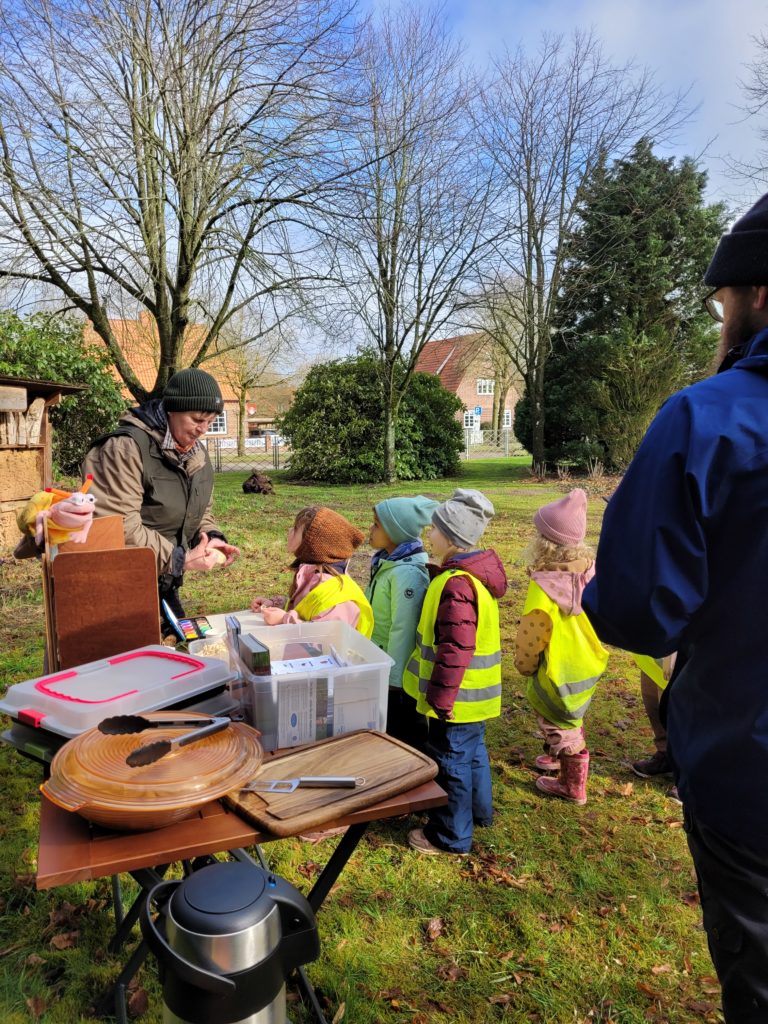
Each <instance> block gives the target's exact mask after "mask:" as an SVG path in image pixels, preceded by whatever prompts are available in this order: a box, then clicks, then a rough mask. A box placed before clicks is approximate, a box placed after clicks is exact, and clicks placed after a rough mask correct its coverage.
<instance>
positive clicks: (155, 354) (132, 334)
mask: <svg viewBox="0 0 768 1024" xmlns="http://www.w3.org/2000/svg"><path fill="white" fill-rule="evenodd" d="M109 323H110V326H111V327H112V331H113V333H114V335H115V339H116V340H117V343H118V345H119V346H120V348H121V349H122V351H123V354H124V355H125V357H126V359H127V360H128V362H129V364H130V366H131V369H132V370H133V372H134V373H135V374H136V376H137V377H138V379H139V383H140V384H141V386H142V387H144V388H146V389H147V390H148V391H149V390H150V389H151V388H152V387H153V385H154V383H155V379H156V377H157V367H158V363H159V354H160V352H159V346H158V338H157V327H156V325H155V319H154V317H153V316H152V315H151V313H147V312H142V313H140V314H139V319H138V320H110V321H109ZM206 331H207V327H205V325H204V324H190V325H189V327H188V328H187V333H186V337H185V339H184V356H185V363H186V365H189V363H191V362H192V359H193V358H194V356H195V355H196V354H197V350H198V348H199V347H200V344H201V343H202V341H203V338H204V337H205V333H206ZM85 337H86V340H88V341H93V342H94V343H95V344H97V345H101V344H103V342H102V340H101V338H100V337H99V336H98V335H97V334H96V331H95V330H94V329H93V327H92V326H91V324H90V323H89V324H88V325H87V326H86V329H85ZM226 360H227V357H226V356H219V355H213V356H210V357H209V358H207V359H205V360H204V361H203V363H202V365H201V367H200V368H201V369H202V370H206V371H207V372H208V373H210V374H211V375H212V376H213V377H215V378H216V380H217V381H218V383H219V387H220V388H221V394H222V397H223V398H224V401H225V402H236V401H237V399H238V396H237V391H236V390H235V388H234V387H233V386H232V384H231V383H230V381H231V380H234V379H236V376H237V373H236V370H233V369H232V367H231V366H230V368H229V370H228V369H227V361H226ZM114 374H115V377H116V378H117V379H118V380H119V382H120V383H121V384H122V385H123V392H124V393H125V396H126V398H130V397H131V395H130V392H129V391H128V389H127V388H126V387H125V385H124V384H123V381H122V378H121V377H120V376H119V374H118V372H117V370H116V369H115V370H114Z"/></svg>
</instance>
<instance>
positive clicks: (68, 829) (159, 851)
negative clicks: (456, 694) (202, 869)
mask: <svg viewBox="0 0 768 1024" xmlns="http://www.w3.org/2000/svg"><path fill="white" fill-rule="evenodd" d="M445 799H446V797H445V792H444V791H443V790H442V789H441V788H440V786H438V785H437V783H436V782H425V783H424V784H423V785H421V786H416V787H415V788H414V789H410V790H408V791H407V792H405V793H400V794H399V795H397V796H393V797H390V798H389V799H388V800H382V801H381V803H378V804H374V805H373V806H372V807H365V808H362V809H361V810H359V811H354V812H353V813H352V814H349V815H347V816H346V817H344V818H339V819H337V820H336V821H332V822H328V824H327V825H325V826H324V828H332V827H334V826H336V825H355V824H358V823H360V822H365V821H377V820H379V819H380V818H394V817H397V816H399V815H401V814H412V813H415V812H417V811H424V810H427V809H428V808H430V807H438V806H440V805H441V804H444V803H445ZM278 838H280V837H278V836H276V835H273V834H272V833H271V832H260V831H259V830H258V829H256V828H255V827H254V826H253V825H249V824H248V822H246V821H243V819H242V818H240V817H239V816H238V815H237V814H235V813H234V811H230V810H228V809H227V808H225V807H224V806H223V804H221V803H220V802H219V801H218V800H215V801H213V802H212V803H210V804H206V805H205V806H204V807H203V808H201V810H200V811H198V813H197V814H196V815H195V816H194V817H192V818H187V819H186V820H185V821H179V822H177V823H176V824H175V825H169V826H168V827H167V828H161V829H155V830H154V831H152V832H109V831H107V830H106V829H102V828H100V827H98V826H95V825H90V824H89V823H88V822H87V821H86V820H85V819H84V818H81V817H80V816H79V815H78V814H74V813H72V812H71V811H64V810H62V809H61V808H60V807H57V806H56V805H55V804H53V803H51V801H50V800H48V799H47V798H46V797H45V796H43V797H42V798H41V807H40V844H39V848H38V858H37V888H38V889H51V888H53V887H54V886H57V885H69V884H70V883H72V882H88V881H93V879H95V878H102V877H104V876H105V875H117V874H120V873H121V872H123V871H135V870H137V869H139V868H147V867H155V866H157V865H159V864H168V863H170V862H172V861H177V860H186V859H188V858H191V857H199V856H201V855H202V854H205V853H220V852H222V851H223V850H232V849H236V848H237V847H240V846H254V845H256V844H257V843H268V842H273V841H274V840H277V839H278Z"/></svg>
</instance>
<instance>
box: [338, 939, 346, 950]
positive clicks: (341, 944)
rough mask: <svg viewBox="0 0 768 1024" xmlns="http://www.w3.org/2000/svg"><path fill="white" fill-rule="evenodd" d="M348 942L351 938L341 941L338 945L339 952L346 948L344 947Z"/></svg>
mask: <svg viewBox="0 0 768 1024" xmlns="http://www.w3.org/2000/svg"><path fill="white" fill-rule="evenodd" d="M348 942H349V939H342V940H341V942H340V943H339V944H338V945H337V946H336V950H337V952H338V950H340V949H344V947H345V946H346V945H347V943H348Z"/></svg>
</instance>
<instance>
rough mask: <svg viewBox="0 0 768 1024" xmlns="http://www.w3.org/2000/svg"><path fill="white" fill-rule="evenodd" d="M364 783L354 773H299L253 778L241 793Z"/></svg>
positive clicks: (285, 790) (328, 787)
mask: <svg viewBox="0 0 768 1024" xmlns="http://www.w3.org/2000/svg"><path fill="white" fill-rule="evenodd" d="M363 785H365V779H363V778H355V776H354V775H301V776H299V778H298V779H269V780H264V781H261V780H260V779H254V781H253V782H249V783H248V785H247V786H243V788H242V789H241V790H240V792H241V793H293V791H294V790H295V789H298V788H299V786H301V787H302V788H304V789H354V788H355V787H356V786H363Z"/></svg>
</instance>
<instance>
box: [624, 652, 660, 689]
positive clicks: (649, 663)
mask: <svg viewBox="0 0 768 1024" xmlns="http://www.w3.org/2000/svg"><path fill="white" fill-rule="evenodd" d="M631 658H632V661H634V663H635V664H636V665H637V667H638V668H639V669H640V671H641V672H645V674H646V675H647V676H648V678H649V679H652V680H653V681H654V683H656V685H657V686H658V688H659V689H660V690H663V689H664V688H665V687H666V685H667V683H668V682H669V680H668V679H665V678H664V669H663V668H662V666H661V663H662V660H663V659H662V658H652V657H651V656H650V654H632V655H631Z"/></svg>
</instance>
